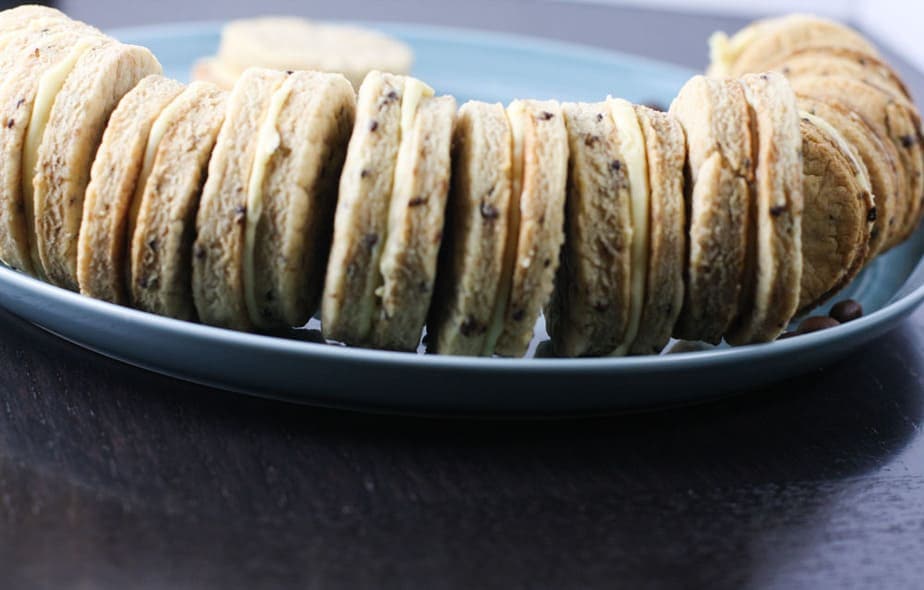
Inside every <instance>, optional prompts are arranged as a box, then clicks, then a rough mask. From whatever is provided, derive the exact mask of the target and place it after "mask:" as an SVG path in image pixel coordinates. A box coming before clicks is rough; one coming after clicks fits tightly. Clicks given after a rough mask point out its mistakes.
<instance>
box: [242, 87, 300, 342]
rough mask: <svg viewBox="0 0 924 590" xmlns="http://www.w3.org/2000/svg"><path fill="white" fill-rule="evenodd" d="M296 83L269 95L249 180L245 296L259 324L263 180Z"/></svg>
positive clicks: (261, 320)
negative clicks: (258, 254)
mask: <svg viewBox="0 0 924 590" xmlns="http://www.w3.org/2000/svg"><path fill="white" fill-rule="evenodd" d="M294 85H295V79H294V78H293V77H292V76H289V77H288V78H286V81H285V82H283V83H282V85H281V86H280V87H279V88H277V89H276V91H275V92H274V93H273V95H272V96H271V97H270V101H269V105H268V106H267V111H266V116H265V117H264V119H263V122H262V123H261V124H260V129H258V130H257V145H256V148H255V150H254V158H253V166H252V168H251V170H250V178H249V180H248V184H247V215H246V225H245V227H244V298H245V301H246V304H247V313H248V314H249V315H250V320H251V321H252V322H253V323H254V324H256V325H258V326H261V325H263V323H264V322H263V318H262V316H261V315H260V310H259V304H258V303H257V280H256V274H257V269H256V262H255V257H256V254H255V250H256V243H257V226H258V225H259V224H260V219H261V218H262V217H263V203H264V191H263V184H264V183H265V181H266V172H267V168H268V167H269V161H270V159H271V158H272V157H273V154H275V153H276V150H278V149H279V146H280V143H281V141H282V139H281V137H280V136H279V129H278V125H279V116H280V115H281V114H282V109H283V108H284V107H285V105H286V102H287V101H288V100H289V95H290V94H292V88H293V87H294Z"/></svg>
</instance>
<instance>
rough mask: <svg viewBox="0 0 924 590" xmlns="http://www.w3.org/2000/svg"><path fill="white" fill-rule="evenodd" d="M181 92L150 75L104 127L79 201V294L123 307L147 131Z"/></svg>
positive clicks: (145, 161) (145, 160)
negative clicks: (84, 193) (133, 221)
mask: <svg viewBox="0 0 924 590" xmlns="http://www.w3.org/2000/svg"><path fill="white" fill-rule="evenodd" d="M182 90H183V85H182V84H180V83H179V82H177V81H175V80H171V79H169V78H164V77H163V76H158V75H153V76H148V77H147V78H144V79H143V80H141V82H139V83H138V85H137V86H135V88H134V89H132V90H131V91H130V92H129V93H128V94H126V95H125V96H124V97H123V98H122V100H121V101H120V102H119V105H118V106H117V107H116V109H115V111H113V113H112V117H110V118H109V123H108V124H107V126H106V131H105V132H104V133H103V139H102V142H101V143H100V146H99V149H98V150H97V152H96V157H95V159H94V161H93V166H92V168H91V169H90V184H88V185H87V192H86V195H85V197H84V205H83V220H82V222H81V224H80V237H79V239H78V242H77V281H78V283H79V285H80V292H81V293H83V294H84V295H89V296H90V297H95V298H96V299H102V300H103V301H109V302H112V303H119V304H125V303H127V302H128V296H127V289H126V286H127V281H126V278H127V275H126V269H127V266H128V265H127V261H126V258H127V257H126V254H125V253H126V251H127V248H128V241H129V240H130V239H131V233H130V232H129V231H128V228H129V227H130V225H131V222H130V220H129V213H130V211H131V209H132V206H133V203H134V202H135V200H136V198H140V193H141V192H142V191H143V189H144V182H145V176H144V174H143V172H144V170H145V167H146V166H147V164H148V161H149V159H150V157H151V154H150V153H149V152H150V151H151V150H149V149H148V146H149V145H151V144H152V143H153V144H154V145H153V147H154V149H156V139H155V140H154V141H151V139H152V138H151V136H152V135H157V134H158V133H161V134H162V133H163V131H162V130H160V129H158V130H155V132H154V133H153V134H152V127H153V126H154V124H155V121H156V120H157V118H158V116H159V115H160V114H161V112H162V111H163V110H164V108H166V107H167V105H168V104H170V102H171V101H172V100H173V99H174V98H175V97H176V96H177V95H178V94H179V93H180V92H182Z"/></svg>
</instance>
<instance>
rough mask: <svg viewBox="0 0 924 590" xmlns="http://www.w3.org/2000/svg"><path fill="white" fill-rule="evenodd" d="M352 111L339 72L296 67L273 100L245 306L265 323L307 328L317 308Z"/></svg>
mask: <svg viewBox="0 0 924 590" xmlns="http://www.w3.org/2000/svg"><path fill="white" fill-rule="evenodd" d="M355 111H356V99H355V96H354V94H353V87H352V86H350V83H349V82H347V81H346V79H345V78H343V76H340V75H339V74H321V73H318V72H295V73H293V74H292V75H290V76H289V77H288V78H287V79H286V81H285V82H284V83H283V84H282V86H280V87H279V88H278V89H277V90H276V92H275V93H274V94H273V97H272V98H271V100H270V103H269V108H268V110H267V114H266V116H265V117H264V119H263V123H262V124H261V127H260V129H259V131H258V132H257V134H256V138H257V139H256V141H257V148H256V155H255V159H254V164H253V170H252V172H251V176H250V182H249V184H248V189H247V205H246V207H247V224H246V228H245V242H244V289H245V295H246V300H247V309H248V312H249V314H250V320H251V322H253V324H254V325H255V326H257V327H259V328H261V329H274V328H287V327H293V326H303V325H304V324H306V323H307V322H308V320H309V319H310V318H311V315H312V314H313V313H314V312H315V310H316V309H317V305H318V299H319V297H320V293H321V287H322V284H323V282H324V271H325V265H326V263H327V254H328V249H329V246H330V240H331V233H332V230H333V217H334V206H335V204H336V201H337V181H338V179H339V177H340V170H341V168H342V166H343V159H344V156H345V155H346V148H347V142H348V140H349V136H350V132H351V131H352V128H353V120H354V117H355Z"/></svg>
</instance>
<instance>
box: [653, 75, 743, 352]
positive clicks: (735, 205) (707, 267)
mask: <svg viewBox="0 0 924 590" xmlns="http://www.w3.org/2000/svg"><path fill="white" fill-rule="evenodd" d="M670 112H671V114H672V115H674V116H676V117H677V119H678V120H679V121H680V123H681V125H682V126H683V128H684V131H685V133H686V138H687V150H688V168H689V176H690V178H691V180H692V183H693V184H692V187H691V189H690V191H689V193H690V194H689V197H688V199H689V203H688V206H687V208H688V211H689V215H690V217H689V248H688V251H689V253H688V257H687V270H686V292H685V296H684V304H683V309H682V311H681V314H680V317H679V318H678V323H677V325H676V326H675V330H674V335H675V336H676V337H678V338H683V339H685V340H704V341H707V342H712V343H717V342H719V341H720V340H721V339H722V337H723V335H724V334H725V332H726V330H727V329H728V327H729V325H730V324H731V322H732V320H733V319H734V318H735V316H736V314H737V311H738V302H739V297H740V294H741V288H742V283H743V281H744V274H745V270H746V269H745V262H746V254H747V252H746V250H747V243H748V227H749V223H748V218H749V203H750V188H749V183H750V182H751V181H752V180H753V178H754V163H755V159H754V157H753V154H752V153H751V150H752V137H751V121H750V115H749V112H748V103H747V100H746V98H745V94H744V88H743V87H742V86H741V84H740V83H739V82H738V81H736V80H715V79H710V78H705V77H703V76H696V77H694V78H692V79H691V80H690V81H689V82H687V84H686V85H684V87H683V88H682V89H681V91H680V94H679V95H678V96H677V98H676V99H674V102H673V104H672V105H671V109H670Z"/></svg>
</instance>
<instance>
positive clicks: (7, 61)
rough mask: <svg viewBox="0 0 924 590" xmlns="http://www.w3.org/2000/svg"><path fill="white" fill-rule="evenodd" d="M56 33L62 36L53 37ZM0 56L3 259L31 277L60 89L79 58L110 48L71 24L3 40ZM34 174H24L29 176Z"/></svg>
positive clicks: (85, 29)
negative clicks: (40, 164)
mask: <svg viewBox="0 0 924 590" xmlns="http://www.w3.org/2000/svg"><path fill="white" fill-rule="evenodd" d="M52 31H57V32H52ZM4 38H5V39H6V40H7V41H8V43H7V46H6V48H5V50H4V51H3V52H2V54H0V71H2V72H4V74H5V75H4V78H3V82H2V84H0V121H2V125H0V260H3V261H4V262H5V263H6V264H8V265H9V266H12V267H14V268H18V269H21V270H23V271H25V272H27V273H29V274H37V273H39V272H40V270H41V265H40V264H39V261H38V250H37V246H36V243H35V242H36V240H35V224H34V216H33V198H32V193H33V187H32V174H31V171H32V170H34V168H35V162H36V158H37V150H38V144H39V142H40V141H41V138H42V133H43V131H44V127H43V126H44V124H45V122H46V121H47V118H48V115H49V112H50V110H51V107H52V106H53V104H54V99H55V96H56V92H57V90H58V89H59V88H60V86H61V85H63V83H64V79H65V78H66V74H67V71H68V68H69V67H71V66H72V64H73V62H74V60H75V59H76V56H79V55H80V53H81V52H83V51H85V50H86V49H87V48H88V47H90V46H93V45H98V44H105V43H108V42H109V41H107V40H106V39H105V38H103V37H101V36H99V35H96V34H94V33H93V32H92V30H91V29H90V28H89V27H82V26H80V25H78V24H75V23H71V22H68V21H66V20H60V21H56V25H55V27H51V25H49V28H48V29H47V30H41V31H36V32H29V31H20V32H17V33H11V34H8V35H6V36H5V37H4ZM26 170H28V171H30V172H27V173H25V174H24V171H26Z"/></svg>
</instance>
